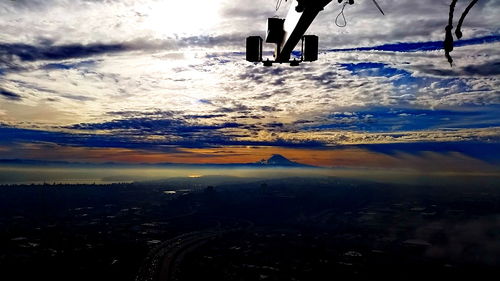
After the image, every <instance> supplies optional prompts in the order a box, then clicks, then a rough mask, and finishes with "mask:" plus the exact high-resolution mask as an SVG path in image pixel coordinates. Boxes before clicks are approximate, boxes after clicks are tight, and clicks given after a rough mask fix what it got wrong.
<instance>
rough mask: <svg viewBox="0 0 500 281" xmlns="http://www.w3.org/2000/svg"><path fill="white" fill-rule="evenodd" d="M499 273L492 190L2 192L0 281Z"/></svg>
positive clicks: (198, 182)
mask: <svg viewBox="0 0 500 281" xmlns="http://www.w3.org/2000/svg"><path fill="white" fill-rule="evenodd" d="M209 185H210V186H209ZM499 273H500V190H498V187H496V186H494V185H493V184H492V185H487V184H486V185H484V184H482V185H481V186H479V185H476V186H475V185H468V186H443V187H437V186H436V187H425V186H407V185H390V184H377V183H369V182H361V181H354V180H344V179H337V178H289V179H279V180H266V181H264V180H258V179H255V180H248V179H247V180H241V179H237V178H201V179H193V180H182V179H180V180H169V181H164V182H150V183H135V184H113V185H38V186H3V187H0V279H1V280H5V281H10V280H124V281H126V280H138V281H139V280H220V281H224V280H311V281H320V280H437V279H438V278H441V279H444V280H496V277H498V276H500V274H499Z"/></svg>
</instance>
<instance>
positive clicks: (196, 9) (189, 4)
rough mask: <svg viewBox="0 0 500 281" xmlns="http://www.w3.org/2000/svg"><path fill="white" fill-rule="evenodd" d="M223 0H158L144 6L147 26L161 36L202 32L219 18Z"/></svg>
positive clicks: (212, 25)
mask: <svg viewBox="0 0 500 281" xmlns="http://www.w3.org/2000/svg"><path fill="white" fill-rule="evenodd" d="M220 5H221V0H211V1H206V0H194V1H173V0H164V1H156V2H154V3H152V4H148V5H146V6H143V7H142V8H143V9H141V10H143V11H142V12H143V13H144V14H145V15H146V18H147V19H146V20H145V23H146V25H147V28H149V29H151V30H154V31H155V33H157V34H158V35H159V36H172V35H181V36H182V35H190V34H194V33H196V34H200V32H201V33H203V32H207V31H208V30H210V29H212V28H213V27H214V26H215V25H216V24H217V21H218V19H219V15H218V14H219V9H220Z"/></svg>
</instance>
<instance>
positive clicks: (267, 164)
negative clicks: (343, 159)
mask: <svg viewBox="0 0 500 281" xmlns="http://www.w3.org/2000/svg"><path fill="white" fill-rule="evenodd" d="M0 165H4V166H78V167H82V166H165V167H183V168H190V167H192V168H205V167H206V168H210V167H224V168H238V167H240V168H245V167H246V168H273V167H288V168H291V167H295V168H316V166H312V165H306V164H301V163H298V162H294V161H291V160H289V159H287V158H286V157H284V156H283V155H280V154H274V155H272V156H271V157H270V158H269V159H262V160H260V161H257V162H253V163H230V164H216V163H214V164H196V163H193V164H189V163H187V164H186V163H155V164H151V163H137V164H130V163H116V162H108V163H82V162H66V161H43V160H30V159H0Z"/></svg>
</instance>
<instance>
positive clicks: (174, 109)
mask: <svg viewBox="0 0 500 281" xmlns="http://www.w3.org/2000/svg"><path fill="white" fill-rule="evenodd" d="M379 2H380V4H381V6H382V7H383V9H384V11H385V13H386V15H385V16H382V15H381V14H380V13H379V12H378V10H377V9H376V8H375V6H374V5H373V4H372V3H371V1H368V0H365V1H362V0H358V1H356V4H355V5H352V6H347V7H346V10H345V16H346V19H347V27H345V28H339V27H337V26H336V25H335V17H336V16H337V15H338V13H339V11H340V9H341V6H340V5H339V4H338V3H337V1H333V2H332V3H331V4H329V6H327V7H326V9H325V10H324V11H323V12H322V13H321V14H320V16H319V17H318V18H317V19H316V21H315V22H314V23H313V25H312V26H311V28H310V29H309V31H308V34H316V35H319V36H320V48H321V54H320V59H319V60H318V61H317V62H314V63H304V64H302V65H301V66H299V67H293V68H292V67H290V66H287V65H276V66H273V67H270V68H265V67H263V66H261V65H255V64H253V63H249V62H246V61H245V60H244V42H245V38H246V37H247V36H250V35H261V36H262V37H264V35H265V28H266V19H267V18H268V17H273V16H276V15H277V16H282V17H283V16H285V15H286V13H287V10H288V9H289V7H290V1H288V2H287V3H285V2H284V1H283V5H282V7H281V9H280V10H278V11H277V12H276V11H275V4H276V2H275V1H274V0H252V1H244V0H210V1H206V0H191V1H174V0H0V30H1V32H0V155H1V157H0V158H2V159H37V160H65V161H72V162H110V161H111V162H132V163H142V162H149V163H158V162H176V163H235V162H236V163H241V162H252V161H257V160H259V159H262V158H266V157H269V156H270V155H272V154H274V153H280V154H283V155H285V156H287V157H288V158H290V159H293V160H296V161H300V162H304V163H309V164H314V165H321V166H336V167H339V166H341V167H351V166H356V167H359V166H361V167H408V168H413V169H429V170H434V169H441V170H443V171H455V172H456V171H459V172H464V171H471V172H496V171H498V167H499V163H500V153H499V152H498V151H499V148H500V146H499V145H498V143H499V141H500V113H499V110H500V90H499V89H500V80H499V78H500V51H499V50H500V22H499V21H498V15H499V14H500V1H498V0H481V1H479V3H478V4H477V6H476V7H474V9H472V10H471V12H470V14H469V16H468V18H467V19H466V21H465V23H464V27H463V32H464V37H463V39H462V40H460V41H457V42H456V48H455V50H454V51H453V53H452V55H453V57H454V59H455V65H454V66H453V67H450V65H449V64H448V63H447V61H446V58H445V57H444V52H443V51H442V50H441V47H442V43H441V41H442V40H443V39H444V27H445V26H446V24H447V20H448V9H449V3H450V2H451V1H449V0H436V1H413V0H380V1H379ZM467 4H468V1H465V0H464V1H461V0H460V1H458V5H457V15H456V19H455V20H457V19H458V17H459V14H461V12H462V11H463V10H464V8H465V7H466V5H467ZM266 50H267V51H271V50H272V46H266Z"/></svg>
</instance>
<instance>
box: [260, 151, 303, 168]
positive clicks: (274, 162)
mask: <svg viewBox="0 0 500 281" xmlns="http://www.w3.org/2000/svg"><path fill="white" fill-rule="evenodd" d="M257 163H258V164H261V165H270V166H303V165H302V164H300V163H297V162H293V161H290V160H288V159H287V158H286V157H285V156H283V155H281V154H273V155H272V156H271V157H269V159H267V160H265V159H263V160H261V161H259V162H257Z"/></svg>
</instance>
